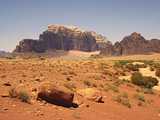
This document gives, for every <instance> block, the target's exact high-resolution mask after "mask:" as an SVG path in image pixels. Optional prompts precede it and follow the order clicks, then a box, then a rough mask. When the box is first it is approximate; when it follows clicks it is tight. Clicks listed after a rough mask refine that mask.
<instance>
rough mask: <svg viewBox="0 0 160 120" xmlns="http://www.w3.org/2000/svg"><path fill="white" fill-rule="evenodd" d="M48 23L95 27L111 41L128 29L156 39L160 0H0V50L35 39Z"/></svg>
mask: <svg viewBox="0 0 160 120" xmlns="http://www.w3.org/2000/svg"><path fill="white" fill-rule="evenodd" d="M49 24H62V25H75V26H78V27H80V28H82V29H85V30H91V31H96V32H97V33H100V34H102V35H104V36H106V37H107V38H108V40H110V41H112V42H115V41H120V40H122V39H123V37H124V36H127V35H130V34H131V33H132V32H139V33H141V34H142V35H143V36H144V37H145V38H146V39H152V38H158V39H160V0H0V50H6V51H12V50H13V49H14V48H15V46H16V45H17V44H18V42H19V41H20V40H22V39H24V38H33V39H38V37H39V34H41V33H42V32H43V31H45V30H46V29H47V26H48V25H49Z"/></svg>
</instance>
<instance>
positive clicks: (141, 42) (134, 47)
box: [100, 32, 160, 56]
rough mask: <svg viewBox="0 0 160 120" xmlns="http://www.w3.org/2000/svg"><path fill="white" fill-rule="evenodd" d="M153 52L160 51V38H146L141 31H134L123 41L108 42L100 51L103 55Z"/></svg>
mask: <svg viewBox="0 0 160 120" xmlns="http://www.w3.org/2000/svg"><path fill="white" fill-rule="evenodd" d="M152 52H157V53H159V52H160V40H158V39H152V40H146V39H145V38H144V37H143V36H141V34H139V33H136V32H134V33H132V34H131V35H130V36H126V37H124V38H123V40H122V41H120V42H116V43H115V44H114V45H112V44H107V46H106V47H105V48H103V49H102V50H101V52H100V54H102V55H108V56H110V55H115V56H117V55H130V54H149V53H152Z"/></svg>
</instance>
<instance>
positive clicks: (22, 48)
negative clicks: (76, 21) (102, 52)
mask: <svg viewBox="0 0 160 120" xmlns="http://www.w3.org/2000/svg"><path fill="white" fill-rule="evenodd" d="M105 41H106V38H105V37H104V36H102V35H100V34H97V33H95V32H92V31H84V30H81V29H80V28H78V27H75V26H62V25H49V26H48V29H47V30H46V31H44V32H43V33H42V34H41V35H40V36H39V40H32V39H24V40H22V41H20V43H19V45H18V46H17V47H16V49H15V50H14V52H45V51H47V50H81V51H95V50H99V49H100V47H101V44H103V43H105Z"/></svg>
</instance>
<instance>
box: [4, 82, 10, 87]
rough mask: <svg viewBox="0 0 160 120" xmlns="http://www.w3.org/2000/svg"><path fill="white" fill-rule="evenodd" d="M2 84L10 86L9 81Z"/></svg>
mask: <svg viewBox="0 0 160 120" xmlns="http://www.w3.org/2000/svg"><path fill="white" fill-rule="evenodd" d="M3 85H4V86H11V84H10V83H9V82H6V83H4V84H3Z"/></svg>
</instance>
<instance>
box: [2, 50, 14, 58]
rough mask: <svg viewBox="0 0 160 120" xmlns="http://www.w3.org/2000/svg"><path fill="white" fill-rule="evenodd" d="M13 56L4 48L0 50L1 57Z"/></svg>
mask: <svg viewBox="0 0 160 120" xmlns="http://www.w3.org/2000/svg"><path fill="white" fill-rule="evenodd" d="M11 56H12V54H11V53H9V52H6V51H3V50H0V57H1V58H2V57H5V58H7V57H11Z"/></svg>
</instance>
